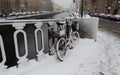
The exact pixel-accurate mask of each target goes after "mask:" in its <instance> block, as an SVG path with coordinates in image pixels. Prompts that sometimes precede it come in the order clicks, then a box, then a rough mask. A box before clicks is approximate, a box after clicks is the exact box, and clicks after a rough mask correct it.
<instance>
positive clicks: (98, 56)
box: [0, 31, 120, 75]
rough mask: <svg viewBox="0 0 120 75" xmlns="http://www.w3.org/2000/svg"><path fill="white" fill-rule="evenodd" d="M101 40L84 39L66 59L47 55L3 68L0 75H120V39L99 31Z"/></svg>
mask: <svg viewBox="0 0 120 75" xmlns="http://www.w3.org/2000/svg"><path fill="white" fill-rule="evenodd" d="M97 39H98V40H97V41H96V42H95V41H94V40H91V39H80V41H79V44H77V45H75V47H74V49H73V50H70V51H69V53H68V55H67V57H66V59H65V61H64V62H59V61H58V60H56V57H55V56H47V55H46V56H44V57H42V58H41V60H39V61H36V60H32V61H29V62H27V63H24V64H22V65H20V66H19V68H16V67H13V68H9V69H8V70H2V71H0V75H120V73H119V72H120V38H118V37H115V36H113V35H112V34H110V33H108V32H106V31H99V32H98V38H97ZM43 58H44V59H43Z"/></svg>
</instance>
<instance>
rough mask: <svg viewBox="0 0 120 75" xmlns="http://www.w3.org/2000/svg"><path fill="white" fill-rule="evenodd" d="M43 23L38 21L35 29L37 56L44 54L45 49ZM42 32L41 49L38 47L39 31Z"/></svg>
mask: <svg viewBox="0 0 120 75" xmlns="http://www.w3.org/2000/svg"><path fill="white" fill-rule="evenodd" d="M42 25H43V23H42V22H39V23H36V24H35V26H36V28H37V29H36V30H35V44H36V51H37V53H38V54H37V57H40V56H41V55H43V54H44V53H43V50H44V35H43V30H42V29H41V27H42ZM39 31H40V32H41V36H42V49H41V50H39V48H38V46H39V45H38V36H40V35H37V33H38V32H39Z"/></svg>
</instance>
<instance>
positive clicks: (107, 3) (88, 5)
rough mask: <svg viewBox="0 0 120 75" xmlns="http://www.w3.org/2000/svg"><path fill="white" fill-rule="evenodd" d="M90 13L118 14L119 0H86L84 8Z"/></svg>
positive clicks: (119, 11) (119, 12) (119, 8)
mask: <svg viewBox="0 0 120 75" xmlns="http://www.w3.org/2000/svg"><path fill="white" fill-rule="evenodd" d="M88 9H89V11H90V12H91V13H105V14H120V0H86V1H85V10H86V11H88Z"/></svg>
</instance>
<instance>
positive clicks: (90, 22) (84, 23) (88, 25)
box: [77, 17, 99, 40]
mask: <svg viewBox="0 0 120 75" xmlns="http://www.w3.org/2000/svg"><path fill="white" fill-rule="evenodd" d="M77 21H78V22H79V24H80V29H82V30H83V31H84V33H85V34H84V37H85V38H90V39H95V40H97V31H98V24H99V18H95V17H91V18H81V19H78V20H77Z"/></svg>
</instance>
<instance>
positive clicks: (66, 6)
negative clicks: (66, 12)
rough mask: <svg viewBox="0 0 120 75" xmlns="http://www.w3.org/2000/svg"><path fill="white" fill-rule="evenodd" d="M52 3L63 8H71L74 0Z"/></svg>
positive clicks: (57, 0)
mask: <svg viewBox="0 0 120 75" xmlns="http://www.w3.org/2000/svg"><path fill="white" fill-rule="evenodd" d="M52 1H54V2H55V3H57V4H59V5H61V6H63V8H69V7H70V5H71V3H72V0H52Z"/></svg>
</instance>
